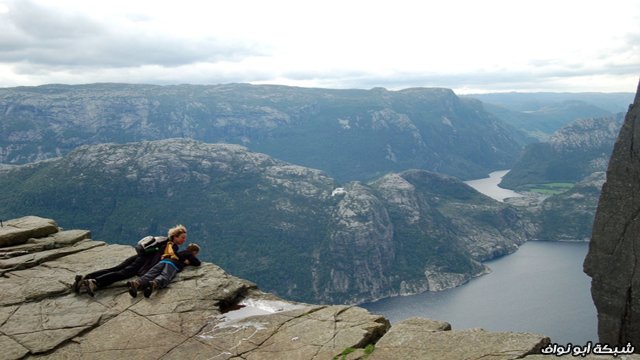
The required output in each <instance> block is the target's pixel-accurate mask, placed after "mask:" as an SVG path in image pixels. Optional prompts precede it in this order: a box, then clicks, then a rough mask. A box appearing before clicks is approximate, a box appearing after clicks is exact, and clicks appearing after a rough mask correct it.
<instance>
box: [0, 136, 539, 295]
mask: <svg viewBox="0 0 640 360" xmlns="http://www.w3.org/2000/svg"><path fill="white" fill-rule="evenodd" d="M0 200H1V202H2V212H3V214H2V216H3V217H5V218H11V217H17V216H21V215H24V214H36V215H38V214H40V215H42V214H47V215H50V216H53V217H55V218H56V219H57V220H58V224H60V225H61V226H63V227H66V228H74V227H78V226H79V225H82V227H83V228H87V229H91V231H92V233H93V238H94V239H99V240H106V241H108V242H116V243H127V244H132V243H133V242H135V241H136V240H137V239H139V238H141V237H142V236H144V235H148V234H163V233H164V232H165V231H166V229H167V228H168V227H170V226H173V225H174V224H175V223H176V222H181V223H184V224H185V225H187V226H188V228H189V239H190V241H194V242H197V243H200V244H201V245H202V248H203V250H202V257H203V258H204V259H205V260H207V261H215V262H216V263H217V264H219V265H221V266H222V267H224V268H225V269H227V270H228V271H231V272H233V273H236V274H239V275H242V276H243V277H246V278H248V279H250V280H252V281H255V282H256V283H258V284H260V286H261V287H262V288H264V289H269V291H273V292H275V293H277V294H279V295H281V296H285V297H287V298H289V299H294V300H302V301H311V300H314V301H318V302H330V303H341V302H348V303H353V302H362V301H368V300H373V299H377V298H381V297H385V296H390V295H397V294H410V293H417V292H421V291H425V290H441V289H445V288H449V287H454V286H458V285H460V284H461V283H464V282H466V281H468V280H469V279H470V278H472V277H474V276H477V275H479V274H482V273H483V272H485V268H484V266H483V265H482V264H481V263H480V261H484V260H488V259H491V258H494V257H496V256H500V255H504V254H508V253H511V252H513V251H515V250H516V249H517V246H518V245H519V244H521V243H523V242H524V241H526V240H527V239H528V238H529V236H530V235H531V234H530V233H531V232H533V231H534V228H533V226H532V224H531V223H530V222H529V221H528V220H527V218H526V216H524V215H523V214H522V213H521V212H519V211H518V210H517V209H516V208H514V207H511V206H509V205H506V204H503V203H499V202H497V201H495V200H493V199H490V198H488V197H486V196H484V195H482V194H480V193H478V192H476V191H475V190H473V189H472V188H471V187H469V186H467V185H466V184H464V183H463V182H461V181H460V180H458V179H456V178H453V177H448V176H444V175H439V174H435V173H431V172H426V171H422V170H411V171H406V172H402V173H398V174H388V175H386V176H384V177H382V178H379V179H378V180H376V181H374V182H372V183H369V184H365V183H362V182H349V183H346V184H340V183H338V182H337V181H335V180H334V179H332V178H330V177H328V176H327V175H325V174H324V173H323V172H321V171H319V170H314V169H310V168H306V167H301V166H298V165H293V164H290V163H286V162H282V161H279V160H276V159H273V158H271V157H269V156H267V155H264V154H260V153H254V152H250V151H249V150H247V149H246V148H244V147H241V146H238V145H225V144H205V143H201V142H196V141H194V140H186V139H168V140H159V141H154V142H137V143H129V144H125V145H118V144H99V145H92V146H83V147H80V148H78V149H76V150H74V151H72V152H71V153H69V154H67V155H65V156H64V157H61V158H57V159H53V160H48V161H43V162H39V163H34V164H28V165H21V166H12V167H6V168H3V169H0Z"/></svg>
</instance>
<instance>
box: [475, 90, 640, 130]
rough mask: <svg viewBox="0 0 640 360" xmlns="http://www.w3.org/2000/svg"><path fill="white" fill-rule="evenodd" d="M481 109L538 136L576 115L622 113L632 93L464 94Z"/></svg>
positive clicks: (591, 116) (569, 120) (570, 120)
mask: <svg viewBox="0 0 640 360" xmlns="http://www.w3.org/2000/svg"><path fill="white" fill-rule="evenodd" d="M464 97H470V98H474V99H478V100H480V101H482V102H483V103H484V107H485V110H487V111H488V112H490V113H492V114H494V115H496V116H497V117H499V118H500V119H501V120H503V121H504V122H505V123H507V124H509V125H511V126H513V127H515V128H517V129H520V130H523V131H525V132H526V133H527V134H529V135H530V136H532V137H534V138H537V139H539V140H546V138H547V137H548V136H549V135H550V134H552V133H553V132H555V131H557V130H559V129H560V128H562V127H563V126H565V125H567V124H569V123H571V122H573V121H575V120H578V119H593V118H601V117H611V116H616V114H618V113H625V112H626V111H627V109H628V107H629V105H630V104H631V102H632V101H633V97H634V94H633V93H494V94H475V95H465V96H464Z"/></svg>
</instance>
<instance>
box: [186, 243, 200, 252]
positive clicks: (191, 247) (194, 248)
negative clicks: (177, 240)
mask: <svg viewBox="0 0 640 360" xmlns="http://www.w3.org/2000/svg"><path fill="white" fill-rule="evenodd" d="M187 251H191V252H200V246H198V244H194V243H191V244H189V245H187Z"/></svg>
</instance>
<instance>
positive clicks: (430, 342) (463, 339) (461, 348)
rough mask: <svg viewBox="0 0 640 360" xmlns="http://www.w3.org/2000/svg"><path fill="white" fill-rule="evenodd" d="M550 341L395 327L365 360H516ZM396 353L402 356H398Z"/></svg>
mask: <svg viewBox="0 0 640 360" xmlns="http://www.w3.org/2000/svg"><path fill="white" fill-rule="evenodd" d="M548 343H549V338H548V337H545V336H542V335H535V334H528V333H495V332H488V331H485V330H482V329H468V330H456V331H434V329H433V327H430V326H429V327H426V328H424V329H423V328H421V327H420V326H416V324H415V322H414V324H403V323H402V322H400V323H398V324H396V325H394V326H393V327H392V328H391V330H390V331H389V332H388V333H387V334H386V335H385V336H384V337H382V339H380V341H379V342H378V343H377V344H376V347H375V351H374V352H373V353H372V354H371V356H369V357H368V358H367V359H370V360H381V359H384V360H386V359H398V358H403V359H424V360H431V359H433V360H440V359H483V360H485V359H491V360H503V359H504V360H506V359H519V358H522V357H525V356H526V355H528V354H536V353H540V349H542V348H543V347H544V346H546V345H547V344H548ZM398 354H402V355H401V357H399V355H398Z"/></svg>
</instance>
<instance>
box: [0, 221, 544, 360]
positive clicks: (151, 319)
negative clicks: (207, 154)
mask: <svg viewBox="0 0 640 360" xmlns="http://www.w3.org/2000/svg"><path fill="white" fill-rule="evenodd" d="M24 220H26V219H17V220H15V222H14V223H20V222H24ZM34 220H36V218H35V217H30V218H29V221H30V222H32V223H34V224H36V223H37V222H40V221H42V222H45V223H49V224H54V225H55V223H54V222H53V221H52V220H48V219H39V221H36V222H34ZM31 231H32V229H30V228H23V230H22V232H20V233H19V234H16V237H18V238H20V239H21V242H22V245H15V246H12V247H3V248H0V256H1V260H0V267H2V268H3V269H4V271H5V272H4V273H3V278H2V281H0V345H2V346H3V347H2V349H3V353H2V358H3V359H8V360H9V359H24V358H29V359H31V358H40V357H45V358H47V359H114V358H126V359H131V360H134V359H160V358H161V359H185V358H186V359H205V358H206V359H237V360H240V359H333V358H345V359H364V358H367V359H477V358H491V359H516V358H522V357H524V356H526V355H527V354H534V353H537V352H539V350H540V349H541V348H542V347H544V346H546V345H547V344H548V343H549V339H548V338H547V337H544V336H542V335H535V334H525V333H508V332H505V333H493V332H487V331H484V330H480V329H471V330H451V326H450V325H449V324H447V323H444V322H439V321H432V320H428V319H421V318H412V319H407V320H405V321H402V322H399V323H398V324H396V325H394V326H393V327H390V325H389V321H388V320H386V319H385V318H383V317H382V316H379V315H374V314H370V313H369V312H368V311H366V310H365V309H362V308H359V307H356V306H346V305H335V306H326V305H313V304H305V303H297V302H291V301H287V300H283V299H280V298H278V297H276V296H274V295H271V294H268V293H264V292H262V291H260V290H259V289H258V288H257V287H256V285H255V284H253V283H250V282H248V281H246V280H242V279H239V278H237V277H234V276H231V275H229V274H227V273H226V272H225V271H224V270H222V269H221V268H220V267H218V266H216V265H214V264H211V263H204V264H203V265H202V266H200V267H197V268H190V267H187V268H186V269H185V270H184V271H183V272H181V273H179V274H178V276H177V277H176V279H174V281H173V282H172V283H171V284H170V286H169V287H167V288H165V289H162V290H159V291H157V292H156V293H154V294H152V296H151V297H150V298H148V299H147V298H144V297H138V298H132V297H131V296H129V294H128V292H127V289H126V287H125V284H124V282H119V283H115V284H113V285H112V286H110V287H107V288H105V289H102V290H99V291H98V292H97V293H96V296H95V297H89V296H88V295H85V294H82V293H81V294H80V295H77V294H75V293H73V291H71V289H70V287H71V283H72V281H73V278H74V275H75V274H77V273H81V274H82V273H87V272H90V271H93V270H95V269H96V268H106V267H110V266H113V265H116V264H117V263H119V262H120V261H121V260H122V259H124V258H126V257H127V256H130V255H132V254H134V250H133V248H131V247H130V246H124V245H109V244H106V243H104V242H100V241H94V240H92V239H90V234H89V233H88V232H87V231H81V230H69V231H63V230H59V229H57V231H56V232H55V233H52V234H50V235H48V236H44V237H40V238H32V237H31V234H32V232H31ZM22 240H24V241H22ZM44 252H49V253H52V254H53V253H55V254H56V255H55V256H40V255H39V254H41V253H44ZM26 254H28V255H29V256H26ZM32 258H40V259H41V261H31V260H30V259H32ZM343 354H344V355H343Z"/></svg>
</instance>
